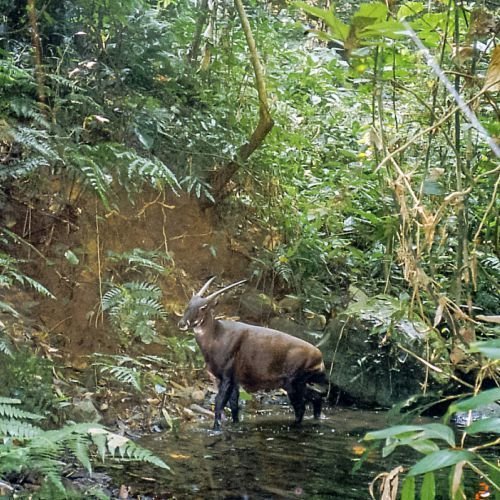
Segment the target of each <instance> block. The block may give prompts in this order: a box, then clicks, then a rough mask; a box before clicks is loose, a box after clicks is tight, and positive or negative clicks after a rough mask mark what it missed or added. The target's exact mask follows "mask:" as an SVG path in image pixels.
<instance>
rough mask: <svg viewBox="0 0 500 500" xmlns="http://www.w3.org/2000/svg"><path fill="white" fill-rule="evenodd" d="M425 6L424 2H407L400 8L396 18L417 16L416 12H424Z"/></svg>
mask: <svg viewBox="0 0 500 500" xmlns="http://www.w3.org/2000/svg"><path fill="white" fill-rule="evenodd" d="M424 8H425V7H424V4H423V3H422V2H406V3H405V4H404V5H402V6H401V7H400V8H399V10H398V13H397V14H396V18H397V19H398V20H402V19H404V18H407V17H411V16H415V15H416V14H418V13H420V12H422V11H423V10H424Z"/></svg>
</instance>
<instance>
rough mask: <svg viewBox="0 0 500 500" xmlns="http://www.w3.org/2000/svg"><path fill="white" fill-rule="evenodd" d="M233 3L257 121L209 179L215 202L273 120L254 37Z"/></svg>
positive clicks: (227, 189) (225, 193)
mask: <svg viewBox="0 0 500 500" xmlns="http://www.w3.org/2000/svg"><path fill="white" fill-rule="evenodd" d="M234 5H235V7H236V10H237V11H238V15H239V17H240V20H241V24H242V27H243V31H244V33H245V38H246V40H247V45H248V49H249V51H250V60H251V62H252V66H253V69H254V73H255V85H256V87H257V93H258V96H259V122H258V123H257V127H256V128H255V130H254V131H253V133H252V135H251V137H250V139H249V140H248V141H247V142H246V143H245V144H243V145H242V146H241V147H240V149H239V151H238V155H237V157H236V158H235V159H233V160H231V161H230V162H228V163H226V164H225V165H223V166H222V167H221V168H220V169H218V170H216V171H215V172H214V173H213V174H212V176H211V179H210V184H211V186H212V192H213V197H214V199H215V203H218V202H220V201H221V200H223V199H224V198H225V197H226V196H228V195H229V194H230V193H231V187H230V182H231V179H232V178H233V176H234V174H235V173H236V172H237V171H238V170H239V168H240V167H241V164H242V163H243V162H245V161H246V160H247V159H248V158H249V157H250V155H251V154H252V153H253V152H254V151H255V150H256V149H257V148H258V147H259V146H260V145H261V144H262V143H263V142H264V139H265V138H266V136H267V134H268V133H269V132H270V131H271V129H272V128H273V125H274V122H273V119H272V118H271V113H270V112H269V105H268V102H267V90H266V83H265V79H264V70H263V68H262V64H261V62H260V59H259V55H258V53H257V47H256V45H255V39H254V37H253V34H252V30H251V28H250V23H249V22H248V18H247V15H246V13H245V9H244V7H243V3H242V2H241V0H234Z"/></svg>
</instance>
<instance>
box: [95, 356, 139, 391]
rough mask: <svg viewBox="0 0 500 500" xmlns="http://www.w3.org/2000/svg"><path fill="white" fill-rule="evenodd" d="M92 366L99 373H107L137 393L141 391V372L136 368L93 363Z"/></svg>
mask: <svg viewBox="0 0 500 500" xmlns="http://www.w3.org/2000/svg"><path fill="white" fill-rule="evenodd" d="M94 366H97V367H99V369H100V371H101V373H105V372H109V373H110V375H112V376H113V377H114V378H115V379H116V380H118V382H121V383H123V384H127V385H131V386H132V387H134V389H137V390H138V391H139V392H140V391H142V387H141V380H140V379H141V372H140V371H138V370H137V368H136V367H129V366H109V365H106V364H104V363H94Z"/></svg>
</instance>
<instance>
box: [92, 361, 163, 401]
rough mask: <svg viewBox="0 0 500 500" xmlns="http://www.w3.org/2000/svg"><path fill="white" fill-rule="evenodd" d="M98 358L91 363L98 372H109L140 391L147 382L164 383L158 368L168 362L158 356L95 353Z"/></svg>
mask: <svg viewBox="0 0 500 500" xmlns="http://www.w3.org/2000/svg"><path fill="white" fill-rule="evenodd" d="M94 357H95V358H96V359H97V360H98V361H95V362H94V363H93V366H95V367H97V368H98V370H99V371H100V373H109V374H110V375H111V376H112V377H113V378H114V379H115V380H117V381H118V382H119V383H120V384H123V385H129V386H132V387H133V388H134V389H136V390H137V391H139V392H141V391H142V390H143V388H144V386H145V385H146V384H147V383H154V384H161V385H162V386H165V385H166V382H165V380H164V378H163V376H162V374H161V373H160V369H161V368H163V369H165V368H167V367H169V366H170V363H169V362H168V361H167V360H165V359H163V358H160V357H158V356H139V357H137V358H132V357H130V356H122V355H104V354H99V353H96V354H94Z"/></svg>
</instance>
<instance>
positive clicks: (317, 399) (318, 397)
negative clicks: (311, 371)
mask: <svg viewBox="0 0 500 500" xmlns="http://www.w3.org/2000/svg"><path fill="white" fill-rule="evenodd" d="M323 396H324V394H323V393H322V392H321V391H319V390H318V389H317V388H316V387H311V386H310V385H308V386H306V391H305V399H306V401H308V402H309V403H311V405H312V407H313V415H314V418H316V419H318V418H320V417H321V408H322V407H323Z"/></svg>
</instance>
